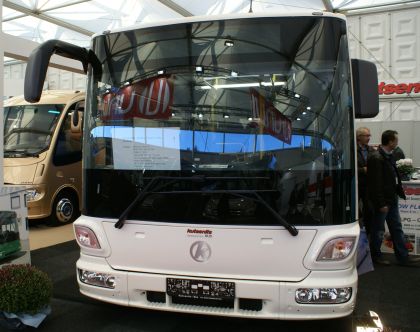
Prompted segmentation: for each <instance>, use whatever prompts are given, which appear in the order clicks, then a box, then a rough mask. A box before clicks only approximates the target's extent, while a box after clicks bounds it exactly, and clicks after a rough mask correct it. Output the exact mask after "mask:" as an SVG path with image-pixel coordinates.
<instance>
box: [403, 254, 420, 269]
mask: <svg viewBox="0 0 420 332" xmlns="http://www.w3.org/2000/svg"><path fill="white" fill-rule="evenodd" d="M398 265H402V266H418V267H420V257H413V256H408V257H407V258H406V259H405V260H403V261H400V262H398Z"/></svg>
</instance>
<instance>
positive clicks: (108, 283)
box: [78, 269, 116, 289]
mask: <svg viewBox="0 0 420 332" xmlns="http://www.w3.org/2000/svg"><path fill="white" fill-rule="evenodd" d="M78 271H79V279H80V281H81V282H83V283H84V284H88V285H92V286H98V287H105V288H112V289H114V288H115V285H116V282H115V277H114V276H113V275H111V274H108V273H101V272H94V271H88V270H81V269H78Z"/></svg>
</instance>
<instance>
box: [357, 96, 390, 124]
mask: <svg viewBox="0 0 420 332" xmlns="http://www.w3.org/2000/svg"><path fill="white" fill-rule="evenodd" d="M390 114H391V103H390V102H386V101H380V102H379V113H378V115H377V116H376V117H374V118H372V119H364V120H363V121H367V122H378V121H386V120H389V118H390Z"/></svg>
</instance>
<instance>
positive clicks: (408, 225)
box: [382, 180, 420, 255]
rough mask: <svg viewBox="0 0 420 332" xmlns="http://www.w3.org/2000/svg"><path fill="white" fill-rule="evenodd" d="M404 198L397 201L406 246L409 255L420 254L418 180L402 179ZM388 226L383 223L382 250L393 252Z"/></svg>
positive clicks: (419, 184) (419, 187)
mask: <svg viewBox="0 0 420 332" xmlns="http://www.w3.org/2000/svg"><path fill="white" fill-rule="evenodd" d="M403 187H404V192H405V195H406V197H407V199H406V200H404V199H400V200H399V202H398V205H399V209H400V216H401V224H402V227H403V231H404V234H405V237H406V247H407V249H408V251H409V253H410V254H411V255H420V180H411V181H403ZM392 247H393V245H392V240H391V236H390V234H389V231H388V227H386V225H385V235H384V242H383V244H382V251H383V252H393V248H392Z"/></svg>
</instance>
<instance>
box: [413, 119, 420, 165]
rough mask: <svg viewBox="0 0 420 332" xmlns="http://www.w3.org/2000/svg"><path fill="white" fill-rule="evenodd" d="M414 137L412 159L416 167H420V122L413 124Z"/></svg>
mask: <svg viewBox="0 0 420 332" xmlns="http://www.w3.org/2000/svg"><path fill="white" fill-rule="evenodd" d="M413 127H414V129H413V135H412V138H411V139H412V144H413V149H412V153H411V157H412V158H413V164H414V166H416V167H420V148H419V143H418V142H420V122H419V121H416V122H413Z"/></svg>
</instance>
